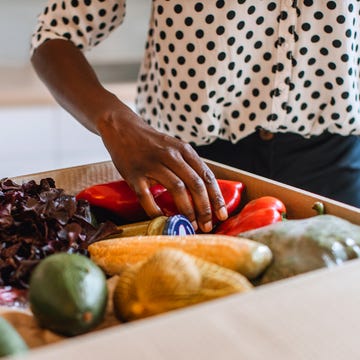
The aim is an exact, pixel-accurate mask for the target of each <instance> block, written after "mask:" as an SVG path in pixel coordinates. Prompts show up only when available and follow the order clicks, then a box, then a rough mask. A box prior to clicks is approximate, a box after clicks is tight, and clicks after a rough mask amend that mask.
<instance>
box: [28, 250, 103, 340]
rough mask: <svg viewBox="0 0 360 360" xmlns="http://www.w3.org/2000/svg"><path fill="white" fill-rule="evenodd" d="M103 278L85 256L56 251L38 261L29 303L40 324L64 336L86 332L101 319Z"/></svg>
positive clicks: (33, 274)
mask: <svg viewBox="0 0 360 360" xmlns="http://www.w3.org/2000/svg"><path fill="white" fill-rule="evenodd" d="M107 298H108V289H107V284H106V277H105V274H104V273H103V271H102V270H101V269H100V268H99V267H98V266H97V265H96V264H95V263H94V262H92V261H91V260H90V259H89V258H87V257H86V256H84V255H80V254H67V253H57V254H53V255H50V256H48V257H47V258H45V259H44V260H42V261H41V262H40V263H39V264H38V265H37V267H36V268H35V270H34V271H33V273H32V275H31V278H30V285H29V302H30V308H31V311H32V313H33V314H34V317H35V318H36V319H37V321H38V323H39V325H40V326H42V327H44V328H46V329H49V330H51V331H53V332H55V333H57V334H60V335H64V336H75V335H79V334H83V333H86V332H88V331H90V330H91V329H93V328H94V327H96V326H97V325H98V324H99V323H100V322H101V321H102V320H103V318H104V315H105V310H106V305H107Z"/></svg>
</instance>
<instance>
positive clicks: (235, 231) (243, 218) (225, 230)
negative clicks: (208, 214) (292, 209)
mask: <svg viewBox="0 0 360 360" xmlns="http://www.w3.org/2000/svg"><path fill="white" fill-rule="evenodd" d="M285 214H286V207H285V205H284V203H283V202H282V201H281V200H279V199H277V198H275V197H272V196H263V197H260V198H257V199H254V200H252V201H250V202H248V203H247V204H246V205H245V206H244V207H243V209H242V210H241V211H240V212H239V213H238V214H236V215H234V216H231V217H229V218H228V219H227V220H225V221H223V222H222V223H220V224H219V226H218V227H217V228H216V229H215V231H214V232H215V233H216V234H223V235H239V234H241V233H242V232H245V231H248V230H252V229H257V228H259V227H262V226H266V225H270V224H273V223H275V222H278V221H282V220H283V218H284V216H285Z"/></svg>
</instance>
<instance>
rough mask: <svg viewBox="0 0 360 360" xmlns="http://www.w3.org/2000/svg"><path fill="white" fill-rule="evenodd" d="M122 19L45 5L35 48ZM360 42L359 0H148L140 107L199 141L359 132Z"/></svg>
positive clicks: (91, 36)
mask: <svg viewBox="0 0 360 360" xmlns="http://www.w3.org/2000/svg"><path fill="white" fill-rule="evenodd" d="M149 1H151V0H149ZM124 16H125V0H65V1H60V0H49V1H48V4H47V6H46V8H45V9H44V11H43V13H42V14H41V15H40V16H39V19H38V26H37V29H36V31H35V33H34V35H33V39H32V50H35V49H36V47H38V46H39V45H40V44H42V43H43V42H44V41H46V40H48V39H56V38H64V39H68V40H70V41H72V42H73V43H74V44H75V45H76V46H78V47H79V48H81V49H82V50H84V51H86V50H89V49H90V48H92V47H93V46H96V45H97V44H98V43H99V42H100V41H102V40H103V39H105V38H106V37H107V36H108V35H109V34H110V33H111V31H112V30H114V29H115V28H116V27H118V26H119V25H120V24H121V23H122V21H123V19H124ZM144 31H145V30H144ZM359 43H360V0H356V1H355V0H352V1H348V0H341V1H326V0H277V1H264V0H152V14H151V19H150V27H149V30H148V39H147V43H146V47H145V54H144V59H143V63H142V67H141V70H140V73H139V77H138V87H137V89H138V96H137V100H136V104H137V109H138V112H139V114H140V115H141V116H142V117H143V118H144V120H146V121H147V122H148V123H149V124H151V125H152V126H154V127H156V128H158V129H159V130H161V131H163V132H166V133H169V134H171V135H174V136H177V137H179V138H181V139H183V140H185V141H188V142H192V143H194V144H197V145H200V144H206V143H210V142H212V141H214V140H215V139H216V138H222V139H225V140H230V141H232V142H236V141H238V140H240V139H241V138H243V137H245V136H247V135H249V134H251V133H252V132H254V130H255V129H257V128H264V129H267V130H269V131H272V132H292V133H298V134H301V135H303V136H305V137H308V136H310V135H316V134H321V133H322V132H323V131H325V130H328V131H329V132H331V133H338V134H341V135H349V134H355V135H359V134H360V97H359V96H360V90H359V87H360V79H359V70H360V50H359Z"/></svg>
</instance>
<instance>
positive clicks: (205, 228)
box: [203, 221, 212, 232]
mask: <svg viewBox="0 0 360 360" xmlns="http://www.w3.org/2000/svg"><path fill="white" fill-rule="evenodd" d="M211 230H212V222H211V221H208V222H207V223H205V224H203V231H204V232H209V231H211Z"/></svg>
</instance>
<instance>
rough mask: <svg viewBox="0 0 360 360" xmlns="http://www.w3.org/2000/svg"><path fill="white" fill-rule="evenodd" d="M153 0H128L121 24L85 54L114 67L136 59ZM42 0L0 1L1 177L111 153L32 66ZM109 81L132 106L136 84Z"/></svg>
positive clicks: (95, 62) (98, 63)
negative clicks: (32, 40) (60, 103)
mask: <svg viewBox="0 0 360 360" xmlns="http://www.w3.org/2000/svg"><path fill="white" fill-rule="evenodd" d="M151 1H152V0H127V9H128V10H127V16H126V18H125V21H124V24H123V25H122V26H121V27H119V28H118V29H117V30H116V31H114V33H113V34H112V35H111V36H110V37H109V38H108V39H106V40H105V42H104V43H103V44H100V45H99V46H98V47H97V48H95V49H94V50H92V51H91V52H90V53H88V54H87V56H88V58H89V60H90V62H91V63H92V64H93V65H96V66H103V67H105V68H107V67H109V68H111V69H115V70H114V71H116V66H115V67H114V66H113V65H114V64H115V65H116V64H122V63H125V64H129V63H132V62H133V63H138V62H140V60H141V58H142V54H143V48H144V45H145V39H146V34H147V24H148V17H149V10H150V5H151ZM46 2H47V1H46V0H0V34H1V35H2V40H1V41H2V43H1V46H0V124H1V130H0V178H2V177H12V176H16V175H23V174H31V173H34V172H40V171H47V170H51V169H58V168H63V167H68V166H75V165H79V164H86V163H91V162H97V161H103V160H109V158H110V157H109V155H108V153H107V151H106V149H105V147H104V145H103V144H102V141H101V139H100V138H99V137H98V136H96V135H94V134H92V133H90V132H89V131H88V130H87V129H85V128H84V127H82V126H81V125H80V124H79V123H78V122H76V120H74V119H73V118H72V117H71V116H70V115H69V114H67V113H66V112H65V111H64V110H62V109H61V108H60V107H59V106H58V105H57V104H56V103H54V101H52V99H51V97H50V95H49V93H48V91H47V89H46V88H45V87H44V85H43V84H42V83H41V82H40V80H39V79H38V78H37V76H36V75H35V73H34V71H33V69H32V67H31V65H30V62H29V43H30V37H31V33H32V31H33V29H34V27H35V24H36V17H37V14H39V13H40V12H41V11H42V9H43V7H44V6H45V4H46ZM109 65H112V66H111V67H110V66H109ZM112 85H114V86H115V89H114V90H115V91H114V92H115V93H116V94H117V92H118V93H119V94H118V96H119V97H120V98H121V99H123V100H125V102H127V103H128V104H129V105H130V106H132V101H133V98H134V89H135V86H134V84H126V83H125V84H112ZM119 89H120V90H119Z"/></svg>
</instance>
